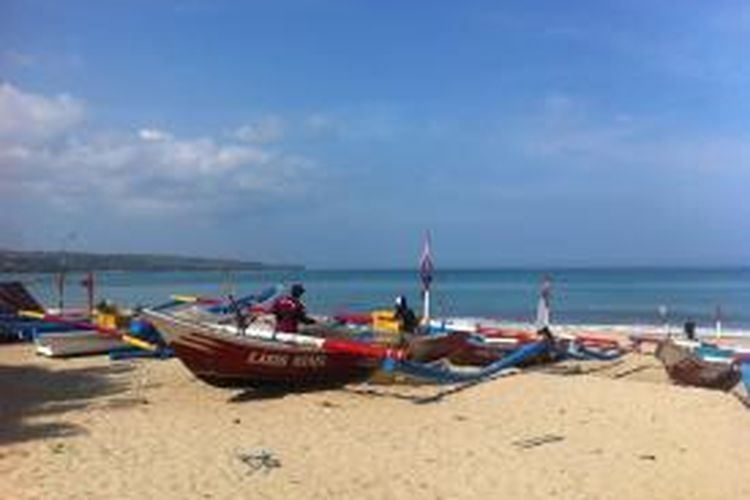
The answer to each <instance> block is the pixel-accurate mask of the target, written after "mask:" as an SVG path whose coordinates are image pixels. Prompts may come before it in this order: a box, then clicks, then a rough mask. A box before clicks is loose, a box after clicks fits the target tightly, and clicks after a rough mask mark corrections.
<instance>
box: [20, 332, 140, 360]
mask: <svg viewBox="0 0 750 500" xmlns="http://www.w3.org/2000/svg"><path fill="white" fill-rule="evenodd" d="M34 344H35V348H36V352H37V354H41V355H43V356H47V357H51V358H59V357H66V356H86V355H93V354H106V353H108V352H109V351H111V350H113V349H118V348H122V347H125V346H126V345H127V344H126V343H125V342H123V341H122V340H120V338H118V337H113V336H107V335H102V334H101V333H99V332H97V331H94V330H80V331H70V332H55V333H42V334H38V335H37V336H36V337H35V338H34Z"/></svg>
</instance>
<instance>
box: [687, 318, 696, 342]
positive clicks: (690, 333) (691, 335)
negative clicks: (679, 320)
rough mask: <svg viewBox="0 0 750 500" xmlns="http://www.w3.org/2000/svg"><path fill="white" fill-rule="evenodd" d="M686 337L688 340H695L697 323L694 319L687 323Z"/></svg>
mask: <svg viewBox="0 0 750 500" xmlns="http://www.w3.org/2000/svg"><path fill="white" fill-rule="evenodd" d="M685 337H687V339H688V340H695V321H693V320H692V319H689V320H687V321H686V322H685Z"/></svg>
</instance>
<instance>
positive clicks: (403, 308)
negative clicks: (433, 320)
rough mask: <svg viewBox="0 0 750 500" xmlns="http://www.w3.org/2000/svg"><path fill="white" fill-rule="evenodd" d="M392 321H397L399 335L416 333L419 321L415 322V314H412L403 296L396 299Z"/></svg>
mask: <svg viewBox="0 0 750 500" xmlns="http://www.w3.org/2000/svg"><path fill="white" fill-rule="evenodd" d="M393 319H395V320H396V321H398V327H399V328H398V329H399V331H400V332H401V333H407V334H408V333H411V334H413V333H417V326H418V325H419V321H417V316H416V314H414V311H412V310H411V308H410V307H409V305H408V304H407V303H406V297H404V296H403V295H399V296H398V297H396V304H395V310H394V312H393Z"/></svg>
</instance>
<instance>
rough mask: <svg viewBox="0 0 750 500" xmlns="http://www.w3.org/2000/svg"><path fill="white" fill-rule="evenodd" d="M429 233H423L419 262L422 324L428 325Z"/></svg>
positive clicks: (430, 264)
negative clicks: (422, 245)
mask: <svg viewBox="0 0 750 500" xmlns="http://www.w3.org/2000/svg"><path fill="white" fill-rule="evenodd" d="M430 239H431V238H430V232H429V231H426V232H425V237H424V248H423V249H422V258H421V260H420V262H419V277H420V279H421V280H422V306H423V310H422V324H423V325H429V324H430V285H431V284H432V273H433V271H434V266H433V264H432V255H431V249H430V246H431V245H430Z"/></svg>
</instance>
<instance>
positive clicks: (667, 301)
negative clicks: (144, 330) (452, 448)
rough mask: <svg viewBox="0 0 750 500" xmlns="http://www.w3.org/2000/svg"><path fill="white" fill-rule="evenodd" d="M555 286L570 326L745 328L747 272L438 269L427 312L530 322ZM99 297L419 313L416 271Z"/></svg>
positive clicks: (155, 278)
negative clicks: (284, 302) (296, 299)
mask: <svg viewBox="0 0 750 500" xmlns="http://www.w3.org/2000/svg"><path fill="white" fill-rule="evenodd" d="M545 278H546V279H549V280H550V282H551V284H552V288H551V290H552V293H551V306H552V321H553V323H560V324H570V325H656V326H658V325H665V324H671V325H682V324H684V323H685V322H686V321H688V320H691V321H694V322H696V323H697V324H698V326H699V328H704V329H707V328H713V326H714V324H715V322H716V320H717V319H720V321H721V324H722V327H723V328H726V329H734V330H738V331H740V332H743V331H746V332H750V268H708V269H706V268H691V269H676V268H592V269H583V268H575V269H541V268H539V269H470V270H467V269H454V270H450V269H438V270H436V271H435V274H434V280H433V282H432V286H431V304H432V316H433V317H439V316H443V317H456V316H459V317H467V316H468V317H482V318H491V319H495V320H499V321H509V322H533V321H534V316H535V310H536V306H537V302H538V294H539V289H540V285H541V283H542V281H543V280H544V279H545ZM0 279H3V280H9V279H16V280H20V281H22V282H24V283H25V284H26V285H27V286H28V287H29V289H30V290H31V291H32V293H34V295H35V296H37V297H38V298H39V300H41V301H42V302H43V303H44V304H45V305H47V306H49V307H56V306H57V305H58V302H59V294H58V291H57V286H56V284H55V276H54V275H51V274H17V275H10V274H6V275H0ZM82 279H83V275H82V274H68V275H67V276H66V280H65V289H64V295H63V301H64V302H63V305H64V306H65V307H66V308H67V307H83V306H84V305H85V304H86V293H85V289H84V288H83V286H82V285H81V280H82ZM95 279H96V300H97V301H100V300H103V299H106V300H110V301H112V302H114V303H116V304H120V305H124V306H128V307H137V306H148V305H155V304H160V303H163V302H165V301H167V300H169V297H170V296H171V295H174V294H180V295H195V296H207V297H217V296H226V295H228V294H230V293H231V294H234V295H235V296H241V295H243V294H248V293H253V292H255V291H258V290H260V289H263V288H265V287H268V286H271V285H275V284H284V285H289V284H292V283H297V282H299V283H303V284H304V286H305V288H306V293H305V295H304V297H303V299H304V301H305V303H306V305H307V308H308V310H309V311H311V312H312V313H319V314H335V313H343V312H364V311H370V310H373V309H388V308H391V307H392V305H393V301H394V298H395V297H396V296H398V295H404V296H405V297H407V299H408V301H409V303H410V305H411V306H412V308H413V309H415V310H416V311H418V312H419V311H421V307H422V292H421V290H422V289H421V282H420V280H419V274H418V271H417V270H416V269H413V270H322V269H321V270H312V269H306V270H284V271H270V270H264V271H242V272H223V271H217V272H100V273H97V274H96V275H95Z"/></svg>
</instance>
